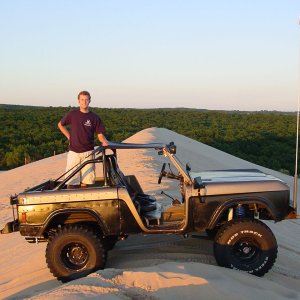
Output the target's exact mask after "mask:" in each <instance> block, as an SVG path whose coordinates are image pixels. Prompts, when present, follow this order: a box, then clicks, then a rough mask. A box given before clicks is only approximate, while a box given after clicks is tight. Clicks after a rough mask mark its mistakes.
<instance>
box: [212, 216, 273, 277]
mask: <svg viewBox="0 0 300 300" xmlns="http://www.w3.org/2000/svg"><path fill="white" fill-rule="evenodd" d="M277 248H278V246H277V242H276V239H275V237H274V235H273V233H272V231H271V230H270V229H269V227H268V226H266V225H265V224H264V223H262V222H260V221H258V220H235V221H231V222H229V223H227V224H226V225H224V226H223V227H222V228H221V229H220V230H219V232H218V234H217V236H216V238H215V242H214V254H215V258H216V261H217V263H218V264H219V265H220V266H223V267H227V268H232V269H237V270H242V271H246V272H248V273H250V274H253V275H256V276H263V275H264V274H265V273H267V272H268V271H269V270H270V269H271V268H272V266H273V264H274V262H275V260H276V257H277Z"/></svg>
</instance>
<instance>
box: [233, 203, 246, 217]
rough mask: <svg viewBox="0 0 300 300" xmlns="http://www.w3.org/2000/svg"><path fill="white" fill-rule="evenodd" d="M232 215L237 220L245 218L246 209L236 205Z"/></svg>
mask: <svg viewBox="0 0 300 300" xmlns="http://www.w3.org/2000/svg"><path fill="white" fill-rule="evenodd" d="M234 214H235V217H236V218H238V219H241V218H245V216H246V208H245V207H244V206H243V205H242V204H238V206H237V207H236V208H235V210H234Z"/></svg>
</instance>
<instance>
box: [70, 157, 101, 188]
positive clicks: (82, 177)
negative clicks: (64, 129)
mask: <svg viewBox="0 0 300 300" xmlns="http://www.w3.org/2000/svg"><path fill="white" fill-rule="evenodd" d="M91 153H92V151H86V152H82V153H76V152H73V151H69V152H68V157H67V168H66V172H67V171H69V170H70V172H68V173H67V174H66V175H65V177H67V176H68V175H70V173H71V172H73V171H74V170H75V169H76V167H74V166H76V165H78V166H79V163H82V162H83V161H85V160H89V159H93V158H94V155H91ZM72 168H73V169H72ZM71 169H72V170H71ZM80 183H85V184H94V183H95V164H94V163H92V164H87V165H85V166H84V167H83V168H82V169H81V170H80V171H79V172H78V173H77V174H75V175H74V176H73V177H72V178H71V179H70V180H68V181H67V184H70V185H79V184H80Z"/></svg>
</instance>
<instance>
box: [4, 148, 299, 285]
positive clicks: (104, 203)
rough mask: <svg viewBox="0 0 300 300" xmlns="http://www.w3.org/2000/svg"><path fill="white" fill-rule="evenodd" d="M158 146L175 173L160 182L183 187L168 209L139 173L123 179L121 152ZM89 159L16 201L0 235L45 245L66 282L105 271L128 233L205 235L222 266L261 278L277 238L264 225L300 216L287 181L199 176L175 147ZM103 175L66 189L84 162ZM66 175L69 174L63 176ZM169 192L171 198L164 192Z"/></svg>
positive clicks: (109, 151)
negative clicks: (84, 185) (144, 184)
mask: <svg viewBox="0 0 300 300" xmlns="http://www.w3.org/2000/svg"><path fill="white" fill-rule="evenodd" d="M147 148H152V149H155V150H156V151H157V152H158V154H160V155H164V156H165V157H166V158H167V159H169V161H170V163H172V165H173V166H174V167H175V168H176V172H173V171H172V169H171V168H168V171H166V164H165V163H164V164H163V166H162V169H161V171H160V174H159V177H158V184H160V183H161V181H162V178H163V177H167V178H171V179H174V180H177V181H178V182H179V185H178V186H179V188H180V195H181V199H180V201H178V200H177V201H175V202H174V205H169V206H167V207H163V206H162V205H161V204H160V202H161V201H156V199H155V198H154V197H153V196H151V195H148V194H145V193H144V192H143V190H142V188H141V186H140V184H139V182H138V180H137V178H136V177H135V175H126V176H125V175H124V174H123V172H122V171H121V169H120V168H119V165H118V160H117V151H118V150H119V149H132V150H134V149H147ZM93 154H94V156H93V157H92V158H87V159H86V161H84V162H83V163H82V164H80V165H78V166H76V168H75V169H74V170H71V171H70V172H69V173H68V174H67V176H61V177H60V178H58V179H57V180H49V181H46V182H43V183H41V184H39V185H38V186H35V187H32V188H29V189H27V190H25V191H24V192H22V193H20V194H18V195H14V196H11V199H10V202H11V205H12V207H13V212H14V220H13V221H11V222H9V223H7V224H6V225H5V227H4V228H3V229H2V230H1V233H10V232H14V231H19V232H20V234H21V235H22V236H24V237H25V239H26V240H27V241H28V242H44V241H45V242H47V243H48V244H47V248H46V261H47V265H48V267H49V269H50V271H51V272H52V274H53V275H54V276H55V277H57V278H58V279H59V280H61V281H63V282H65V281H69V280H72V279H75V278H78V277H81V276H85V275H87V274H89V273H91V272H93V271H94V270H97V269H102V268H104V267H105V263H106V259H107V251H109V250H110V249H112V248H113V247H114V245H115V243H116V242H117V241H118V240H120V239H124V238H126V237H127V236H128V235H131V234H138V233H142V234H158V233H159V234H165V233H168V234H170V233H173V234H181V235H187V234H189V233H195V232H204V233H205V232H206V234H207V235H208V236H209V237H211V238H213V239H214V246H213V252H214V256H215V258H216V261H217V263H218V264H219V265H220V266H224V267H228V268H234V269H238V270H242V271H246V272H248V273H251V274H254V275H257V276H263V275H264V274H265V273H266V272H268V271H269V270H270V269H271V268H272V266H273V264H274V262H275V260H276V257H277V248H278V247H277V242H276V239H275V236H274V234H273V233H272V231H271V230H270V229H269V227H268V226H267V225H266V224H265V223H264V222H262V220H273V221H275V222H278V221H281V220H284V219H288V218H295V217H296V208H295V207H293V205H292V204H290V191H289V187H288V185H287V184H285V183H284V182H282V181H281V180H279V179H278V178H275V177H273V176H271V175H268V174H265V173H262V172H260V171H259V170H254V169H248V170H240V169H238V170H237V169H230V170H216V171H206V172H196V171H194V170H192V169H191V167H190V166H189V165H186V166H183V165H182V164H181V163H180V161H179V159H178V158H177V157H176V145H174V143H169V144H155V143H151V144H126V143H111V144H110V145H109V146H107V147H104V148H103V147H101V146H99V147H97V148H96V149H95V151H94V153H93ZM91 163H93V164H96V166H97V170H100V173H101V174H100V175H101V176H98V175H97V177H96V181H95V184H94V185H92V186H90V187H88V188H77V189H67V182H68V180H69V179H70V178H72V176H74V175H75V174H76V173H77V172H79V171H80V169H81V168H82V167H83V166H84V165H86V164H91ZM63 175H64V174H63ZM165 195H166V194H165Z"/></svg>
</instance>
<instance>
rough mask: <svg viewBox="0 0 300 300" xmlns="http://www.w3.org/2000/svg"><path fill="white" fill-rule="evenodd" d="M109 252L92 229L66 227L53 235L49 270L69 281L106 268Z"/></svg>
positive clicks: (48, 252)
mask: <svg viewBox="0 0 300 300" xmlns="http://www.w3.org/2000/svg"><path fill="white" fill-rule="evenodd" d="M106 258H107V251H106V249H105V247H104V244H103V241H102V239H101V238H99V237H98V236H97V235H96V234H95V233H94V232H93V230H92V229H89V228H87V227H84V226H80V225H72V226H66V227H63V228H62V229H59V230H58V231H57V232H56V233H55V234H54V235H53V236H51V237H50V239H49V241H48V245H47V248H46V262H47V265H48V267H49V269H50V272H51V273H52V274H53V275H54V276H55V277H57V279H58V280H60V281H62V282H67V281H70V280H73V279H76V278H79V277H83V276H86V275H87V274H89V273H91V272H93V271H95V270H98V269H103V268H104V266H105V263H106Z"/></svg>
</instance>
